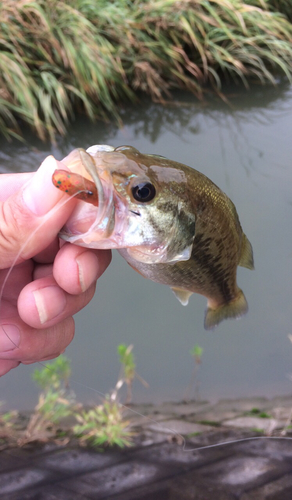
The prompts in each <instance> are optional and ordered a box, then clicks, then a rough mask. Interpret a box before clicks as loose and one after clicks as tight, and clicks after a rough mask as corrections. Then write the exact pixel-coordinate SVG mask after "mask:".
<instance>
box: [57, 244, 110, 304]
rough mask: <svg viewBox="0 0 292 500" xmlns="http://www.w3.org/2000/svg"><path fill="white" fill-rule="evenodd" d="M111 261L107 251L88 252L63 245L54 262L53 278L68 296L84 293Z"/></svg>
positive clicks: (80, 248)
mask: <svg viewBox="0 0 292 500" xmlns="http://www.w3.org/2000/svg"><path fill="white" fill-rule="evenodd" d="M110 261H111V252H110V251H109V250H88V249H86V248H82V247H78V246H76V245H71V244H69V243H67V244H65V245H64V246H63V247H62V248H61V249H60V251H59V252H58V254H57V256H56V259H55V262H54V269H53V273H54V278H55V280H56V282H57V283H58V285H59V286H60V287H61V288H63V290H66V291H67V292H68V293H70V294H79V293H82V292H85V290H87V289H88V288H89V287H90V286H91V285H92V284H93V283H94V282H95V281H96V280H97V279H98V278H99V277H100V276H101V275H102V274H103V272H104V271H105V270H106V268H107V267H108V265H109V263H110Z"/></svg>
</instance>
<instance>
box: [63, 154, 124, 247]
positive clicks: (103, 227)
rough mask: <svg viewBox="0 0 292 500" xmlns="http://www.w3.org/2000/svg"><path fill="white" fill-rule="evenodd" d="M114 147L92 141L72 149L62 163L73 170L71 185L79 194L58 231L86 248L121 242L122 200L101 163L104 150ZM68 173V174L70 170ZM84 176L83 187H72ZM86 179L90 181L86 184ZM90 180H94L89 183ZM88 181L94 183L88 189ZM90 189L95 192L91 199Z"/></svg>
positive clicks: (107, 171) (65, 237)
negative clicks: (70, 212) (89, 145)
mask: <svg viewBox="0 0 292 500" xmlns="http://www.w3.org/2000/svg"><path fill="white" fill-rule="evenodd" d="M114 149H115V148H114V147H112V146H107V145H95V146H91V147H90V148H88V149H87V150H86V151H85V150H84V149H75V150H74V151H72V153H70V154H69V155H68V156H67V157H66V158H65V159H64V160H63V163H65V165H66V166H67V167H68V168H69V170H70V171H71V172H72V174H71V179H70V181H71V188H72V194H73V191H74V189H75V190H76V191H75V195H76V196H77V198H79V200H78V203H77V206H76V208H75V210H74V211H73V213H72V214H71V216H70V218H69V219H68V221H67V222H66V224H65V226H64V227H63V228H62V230H61V232H60V236H61V237H62V239H64V240H66V241H69V242H70V243H75V244H79V245H83V246H86V247H89V248H101V249H107V248H118V247H119V246H120V244H121V241H120V239H121V238H120V237H119V236H120V235H121V234H122V233H123V226H124V221H125V217H124V214H125V211H126V206H125V201H122V200H121V199H120V198H119V197H118V196H117V195H116V193H115V192H114V186H113V181H112V176H111V172H110V169H109V168H107V166H106V165H104V163H103V160H102V158H103V156H104V153H107V152H112V151H114ZM69 176H70V174H69ZM77 176H78V178H80V179H83V181H84V182H83V184H84V187H83V188H82V187H80V184H79V185H78V188H76V187H74V181H75V179H76V178H77ZM87 181H89V184H87ZM92 181H93V184H92ZM88 185H89V186H91V185H93V186H94V187H95V192H94V193H93V192H92V191H91V192H90V188H88ZM89 193H90V194H92V195H94V196H93V197H94V199H93V200H92V199H90V197H89Z"/></svg>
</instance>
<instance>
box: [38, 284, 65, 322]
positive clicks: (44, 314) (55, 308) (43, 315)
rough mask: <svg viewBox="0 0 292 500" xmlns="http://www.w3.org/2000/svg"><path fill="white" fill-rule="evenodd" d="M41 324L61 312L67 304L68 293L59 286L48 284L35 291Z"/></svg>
mask: <svg viewBox="0 0 292 500" xmlns="http://www.w3.org/2000/svg"><path fill="white" fill-rule="evenodd" d="M33 295H34V300H35V305H36V308H37V311H38V314H39V319H40V322H41V324H44V323H46V322H47V321H50V320H52V319H54V318H55V317H56V316H58V315H59V314H61V313H62V312H63V311H64V309H65V306H66V295H65V293H64V292H63V291H62V290H61V289H60V288H59V287H57V286H47V287H46V288H42V289H41V290H36V291H35V292H33Z"/></svg>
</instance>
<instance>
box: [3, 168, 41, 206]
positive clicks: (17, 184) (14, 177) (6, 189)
mask: <svg viewBox="0 0 292 500" xmlns="http://www.w3.org/2000/svg"><path fill="white" fill-rule="evenodd" d="M33 175H34V174H33V172H25V173H21V174H1V184H0V201H4V200H7V198H9V196H11V195H12V194H14V193H16V192H17V191H18V190H19V189H20V188H21V187H22V186H23V185H24V184H25V183H26V182H28V181H29V180H30V178H31V177H32V176H33Z"/></svg>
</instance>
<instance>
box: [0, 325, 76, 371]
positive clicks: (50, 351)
mask: <svg viewBox="0 0 292 500" xmlns="http://www.w3.org/2000/svg"><path fill="white" fill-rule="evenodd" d="M74 330H75V326H74V320H73V318H72V317H69V318H66V319H64V320H63V321H62V322H60V323H58V324H57V325H54V326H52V327H50V328H47V329H44V330H37V329H31V328H30V327H29V326H28V325H26V324H25V323H23V322H22V321H21V320H17V321H15V322H14V323H11V324H4V323H3V324H2V325H1V326H0V360H1V361H0V363H1V364H3V370H5V369H6V367H7V366H6V365H5V363H4V361H7V362H8V361H11V362H13V363H14V366H17V364H16V363H19V362H22V363H26V364H28V363H33V362H37V361H43V360H46V359H52V358H54V357H57V356H59V355H60V354H61V353H62V352H64V350H65V349H66V347H67V346H68V345H69V344H70V342H71V341H72V339H73V337H74ZM13 363H12V364H13ZM14 366H11V367H10V368H9V364H8V368H9V369H11V368H13V367H14ZM3 374H4V373H3Z"/></svg>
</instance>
